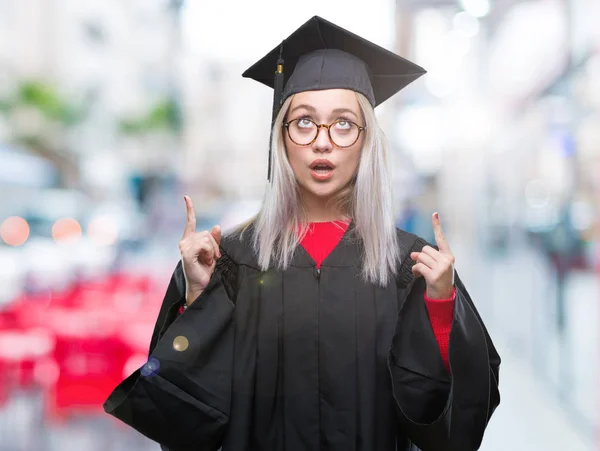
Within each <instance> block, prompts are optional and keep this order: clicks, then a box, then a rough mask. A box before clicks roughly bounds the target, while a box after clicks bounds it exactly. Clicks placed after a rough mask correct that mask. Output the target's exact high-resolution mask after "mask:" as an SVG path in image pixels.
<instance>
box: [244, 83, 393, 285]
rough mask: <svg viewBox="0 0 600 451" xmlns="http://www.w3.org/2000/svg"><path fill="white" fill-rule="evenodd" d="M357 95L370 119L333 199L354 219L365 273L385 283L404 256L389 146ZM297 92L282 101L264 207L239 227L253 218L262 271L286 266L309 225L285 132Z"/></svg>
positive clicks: (369, 279) (366, 103) (365, 276)
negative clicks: (354, 166)
mask: <svg viewBox="0 0 600 451" xmlns="http://www.w3.org/2000/svg"><path fill="white" fill-rule="evenodd" d="M356 96H357V99H358V103H359V106H360V109H361V112H362V116H363V119H364V121H365V124H366V131H365V140H364V143H363V147H362V150H361V156H360V161H359V164H358V170H357V173H356V174H355V176H354V177H353V178H352V179H351V181H350V182H349V184H348V185H347V186H345V187H344V188H343V189H342V190H340V192H339V193H337V194H336V196H335V198H334V199H332V201H331V203H332V204H333V205H334V206H335V207H336V208H337V209H339V211H342V212H343V213H344V215H345V216H347V217H349V218H352V219H353V222H354V224H353V225H354V231H353V232H354V233H355V236H356V237H357V238H359V240H360V242H361V243H362V249H363V265H362V269H361V274H362V276H363V279H364V280H365V281H367V282H370V283H375V284H379V285H383V286H385V285H386V284H387V283H389V282H390V280H391V277H392V276H393V275H394V274H395V273H396V271H397V267H398V260H399V258H400V256H399V254H400V251H399V249H398V242H397V241H398V240H397V235H396V227H395V224H394V211H393V205H394V202H393V190H392V179H391V176H390V168H389V158H388V146H387V141H386V139H385V135H384V134H383V131H382V130H381V128H380V127H379V124H378V123H377V118H376V116H375V111H374V110H373V107H372V106H371V104H370V103H369V101H368V100H367V98H366V97H365V96H363V95H362V94H359V93H356ZM292 98H293V96H292V97H290V98H288V99H287V100H286V101H285V102H284V103H283V105H282V107H281V108H280V111H279V114H278V115H277V118H276V119H275V123H274V125H273V135H272V136H273V137H272V140H271V146H272V149H273V156H272V158H273V160H272V169H273V170H272V181H271V183H270V184H269V185H268V186H267V190H266V192H265V197H264V199H263V203H262V207H261V209H260V211H259V213H258V214H257V215H256V216H255V217H254V218H252V219H251V220H250V221H248V222H247V223H246V224H245V225H242V226H241V227H240V228H238V229H237V231H238V232H239V233H240V237H241V236H242V235H243V233H244V231H245V230H246V228H247V227H248V226H249V225H250V224H253V226H254V227H253V233H252V235H253V236H252V243H253V247H254V251H255V253H256V255H257V258H258V263H259V266H260V268H261V269H262V270H263V271H266V270H267V269H268V268H269V267H270V266H271V264H272V263H274V265H275V266H277V267H278V268H279V269H282V270H283V269H286V268H287V267H288V266H289V264H290V262H291V260H292V258H293V255H294V251H295V249H296V247H297V246H298V245H299V243H300V241H301V239H302V237H303V236H304V234H305V233H306V231H307V229H308V223H307V215H306V211H305V210H304V207H303V205H302V201H301V198H300V194H299V189H298V183H297V180H296V177H295V175H294V171H293V170H292V167H291V166H290V163H289V161H288V158H287V154H286V149H285V141H284V134H283V133H284V132H283V122H284V120H285V117H286V115H287V112H288V110H289V107H290V104H291V102H292ZM374 200H375V201H374ZM298 230H300V233H298Z"/></svg>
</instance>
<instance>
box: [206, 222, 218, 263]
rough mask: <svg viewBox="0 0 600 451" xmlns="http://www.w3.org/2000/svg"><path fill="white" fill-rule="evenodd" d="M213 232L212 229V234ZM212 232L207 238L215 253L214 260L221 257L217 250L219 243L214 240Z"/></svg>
mask: <svg viewBox="0 0 600 451" xmlns="http://www.w3.org/2000/svg"><path fill="white" fill-rule="evenodd" d="M214 230H215V228H214V227H213V232H214ZM213 232H211V233H209V234H208V237H209V238H210V242H211V244H212V246H213V249H214V252H215V258H219V257H220V256H221V250H220V249H219V243H218V242H217V240H216V239H215V236H214V234H213Z"/></svg>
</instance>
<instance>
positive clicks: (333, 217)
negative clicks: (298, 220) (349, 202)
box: [302, 192, 348, 222]
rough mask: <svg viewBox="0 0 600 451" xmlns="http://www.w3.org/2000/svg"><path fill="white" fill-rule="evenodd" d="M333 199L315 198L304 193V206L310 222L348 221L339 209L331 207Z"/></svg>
mask: <svg viewBox="0 0 600 451" xmlns="http://www.w3.org/2000/svg"><path fill="white" fill-rule="evenodd" d="M330 200H331V198H324V197H318V196H314V195H311V194H308V193H306V192H305V193H303V195H302V204H303V205H304V209H305V211H306V216H307V220H308V222H331V221H340V220H344V219H347V218H348V216H347V215H345V214H344V213H343V212H341V211H339V210H338V209H337V208H335V207H332V206H331V205H329V204H328V203H329V201H330Z"/></svg>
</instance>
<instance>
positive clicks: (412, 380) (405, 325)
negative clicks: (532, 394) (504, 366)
mask: <svg viewBox="0 0 600 451" xmlns="http://www.w3.org/2000/svg"><path fill="white" fill-rule="evenodd" d="M426 244H427V243H426V242H425V241H424V240H422V239H420V238H419V239H417V241H416V242H415V243H414V244H413V246H412V249H411V252H413V251H420V250H421V249H422V247H423V246H424V245H426ZM409 255H410V254H409ZM412 264H414V263H413V262H412V260H411V259H410V258H407V259H406V260H405V261H404V262H403V264H402V265H401V269H400V275H399V278H398V279H399V281H398V302H399V313H398V320H397V324H396V331H395V334H394V338H393V340H392V344H391V348H390V352H389V355H388V368H389V371H390V375H391V382H392V391H393V396H394V400H395V404H396V410H397V413H398V420H399V426H400V427H401V428H402V430H403V433H405V434H406V435H407V436H408V438H409V439H410V440H411V441H412V442H413V443H414V445H416V446H417V447H419V448H420V449H421V450H423V451H472V450H477V449H479V447H480V446H481V441H482V439H483V434H484V431H485V429H486V427H487V424H488V422H489V420H490V418H491V416H492V414H493V412H494V410H495V409H496V407H497V406H498V404H499V403H500V393H499V390H498V372H499V366H500V357H499V355H498V353H497V352H496V349H495V347H494V345H493V343H492V341H491V338H490V336H489V334H488V332H487V330H486V327H485V325H484V324H483V321H482V320H481V317H480V316H479V313H478V312H477V309H476V308H475V305H474V304H473V301H472V300H471V297H470V296H469V293H468V292H467V290H466V288H465V286H464V285H463V283H462V281H461V280H460V278H459V277H458V274H456V273H455V287H456V297H455V303H454V317H453V321H452V328H451V332H450V344H449V366H450V372H448V371H447V370H446V368H445V366H444V363H443V360H442V358H441V355H440V352H439V348H438V345H437V342H436V340H435V336H434V334H433V331H432V328H431V326H430V324H429V317H428V314H427V309H426V307H425V304H424V301H423V294H424V292H425V290H426V286H425V281H424V279H423V278H415V277H414V275H413V274H412V271H411V266H412Z"/></svg>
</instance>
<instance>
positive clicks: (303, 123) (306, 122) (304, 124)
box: [297, 117, 314, 128]
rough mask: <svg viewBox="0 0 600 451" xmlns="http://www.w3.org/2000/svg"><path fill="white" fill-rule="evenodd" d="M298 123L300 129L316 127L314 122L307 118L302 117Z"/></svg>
mask: <svg viewBox="0 0 600 451" xmlns="http://www.w3.org/2000/svg"><path fill="white" fill-rule="evenodd" d="M297 122H298V127H299V128H312V127H313V126H314V123H313V121H312V120H310V119H309V118H307V117H301V118H300V119H298V121H297Z"/></svg>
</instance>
